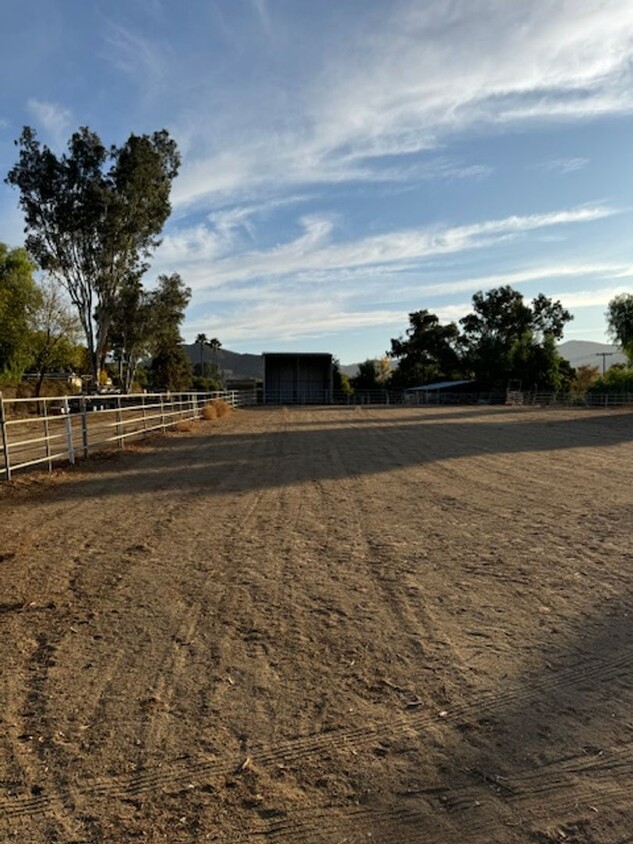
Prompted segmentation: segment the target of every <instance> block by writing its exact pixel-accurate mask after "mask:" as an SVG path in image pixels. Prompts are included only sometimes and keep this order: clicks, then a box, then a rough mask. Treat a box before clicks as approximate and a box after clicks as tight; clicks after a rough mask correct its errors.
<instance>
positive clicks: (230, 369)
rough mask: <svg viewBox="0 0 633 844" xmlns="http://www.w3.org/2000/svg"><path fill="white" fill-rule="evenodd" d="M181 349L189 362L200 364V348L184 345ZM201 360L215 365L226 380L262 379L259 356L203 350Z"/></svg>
mask: <svg viewBox="0 0 633 844" xmlns="http://www.w3.org/2000/svg"><path fill="white" fill-rule="evenodd" d="M183 349H184V351H185V354H186V355H187V357H188V358H189V360H190V361H191V362H192V363H193V364H196V363H200V346H198V345H196V344H195V343H184V344H183ZM203 360H204V361H206V362H208V363H214V362H215V363H217V365H218V367H219V368H220V369H221V370H222V372H224V375H225V377H228V378H263V377H264V361H263V358H262V356H261V355H248V354H240V353H239V352H231V351H230V350H229V349H219V350H218V351H217V352H215V353H213V352H212V351H211V349H209V348H204V349H203Z"/></svg>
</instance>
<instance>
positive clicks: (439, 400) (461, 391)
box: [404, 381, 477, 404]
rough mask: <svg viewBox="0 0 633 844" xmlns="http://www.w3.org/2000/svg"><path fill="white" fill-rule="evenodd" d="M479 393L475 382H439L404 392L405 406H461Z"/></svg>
mask: <svg viewBox="0 0 633 844" xmlns="http://www.w3.org/2000/svg"><path fill="white" fill-rule="evenodd" d="M476 392H477V385H476V383H475V381H437V382H436V383H435V384H423V385H422V386H421V387H409V388H408V389H406V390H405V391H404V403H405V404H459V403H461V402H468V401H473V400H474V398H475V394H476Z"/></svg>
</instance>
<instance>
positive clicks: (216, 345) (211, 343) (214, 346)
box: [205, 337, 222, 378]
mask: <svg viewBox="0 0 633 844" xmlns="http://www.w3.org/2000/svg"><path fill="white" fill-rule="evenodd" d="M205 342H206V345H207V346H208V347H209V348H210V349H211V352H212V353H213V369H214V373H213V374H214V375H215V377H216V378H217V377H218V352H219V350H220V349H221V348H222V343H220V341H219V340H218V338H217V337H212V338H211V339H210V340H207V339H206V337H205Z"/></svg>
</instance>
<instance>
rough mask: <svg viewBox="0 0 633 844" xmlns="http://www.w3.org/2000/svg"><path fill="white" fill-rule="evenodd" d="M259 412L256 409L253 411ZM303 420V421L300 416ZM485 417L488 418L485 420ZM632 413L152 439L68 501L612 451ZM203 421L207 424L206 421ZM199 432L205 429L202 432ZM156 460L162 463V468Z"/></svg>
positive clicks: (103, 466) (405, 421)
mask: <svg viewBox="0 0 633 844" xmlns="http://www.w3.org/2000/svg"><path fill="white" fill-rule="evenodd" d="M252 412H254V413H258V411H252ZM297 416H298V417H299V418H296V417H297ZM484 418H485V420H486V421H484V422H482V421H481V420H482V419H484ZM632 423H633V413H617V414H609V415H604V414H600V413H595V412H587V413H584V414H581V415H578V416H574V417H572V418H562V419H561V418H559V417H555V416H552V417H551V418H547V417H546V418H544V417H543V415H540V416H532V415H531V414H530V413H528V414H527V416H526V415H525V414H521V413H509V414H501V415H500V414H494V415H488V414H487V413H484V415H482V414H467V415H466V416H465V417H464V416H463V415H460V414H458V415H456V416H454V415H452V414H451V415H450V416H446V415H445V414H440V415H436V416H434V417H431V416H428V415H425V414H424V413H422V414H420V415H418V414H415V415H411V416H404V417H401V416H400V415H396V416H389V414H388V413H387V414H385V416H384V418H379V419H376V418H375V416H374V415H373V414H372V415H370V416H365V415H363V414H362V413H361V414H358V415H354V417H353V421H352V424H349V422H348V420H347V418H345V419H342V420H338V421H333V423H332V424H328V425H322V424H320V423H314V422H312V421H310V420H303V419H302V418H301V414H300V413H299V414H288V418H284V414H282V413H280V415H279V427H278V428H277V429H275V430H269V429H266V430H263V431H261V432H256V431H254V432H244V433H242V432H235V431H234V430H232V429H231V428H230V427H229V426H226V427H222V426H219V427H207V431H208V433H206V432H205V433H198V432H196V433H193V434H183V435H177V436H168V437H164V438H154V439H153V441H152V442H151V448H150V449H149V451H148V450H147V449H143V448H142V447H141V448H140V452H136V453H135V452H134V451H131V452H121V453H120V456H118V457H117V458H115V459H113V458H111V457H105V458H103V459H99V458H96V459H93V460H89V461H86V463H85V464H83V465H82V464H81V463H80V464H79V469H78V471H76V472H75V473H74V475H73V478H72V483H66V484H60V485H59V487H58V488H57V489H56V493H57V494H58V496H59V497H60V498H64V497H66V498H84V497H89V496H104V495H122V494H123V495H130V494H134V493H135V492H142V493H149V492H152V490H154V489H162V490H165V489H172V490H174V491H176V490H179V491H181V492H183V491H189V492H193V491H204V492H207V493H209V494H211V495H213V494H215V493H219V492H224V491H234V492H237V491H240V492H246V491H249V490H255V489H266V488H270V487H276V486H280V485H295V484H301V483H304V482H312V481H325V480H342V479H350V478H357V477H362V476H365V475H374V474H377V473H383V472H389V471H392V470H401V469H406V468H407V467H418V466H424V465H425V464H430V463H433V462H438V461H447V460H451V459H455V458H463V457H476V456H491V455H492V456H494V455H511V454H526V453H530V452H556V451H561V452H565V451H568V450H573V449H583V448H591V449H595V448H607V447H609V446H616V445H619V444H623V443H630V442H631V441H632V440H633V424H632ZM202 424H204V423H202ZM197 430H199V431H201V430H203V429H202V428H200V429H197ZM157 455H158V460H159V464H158V465H157V463H156V461H157Z"/></svg>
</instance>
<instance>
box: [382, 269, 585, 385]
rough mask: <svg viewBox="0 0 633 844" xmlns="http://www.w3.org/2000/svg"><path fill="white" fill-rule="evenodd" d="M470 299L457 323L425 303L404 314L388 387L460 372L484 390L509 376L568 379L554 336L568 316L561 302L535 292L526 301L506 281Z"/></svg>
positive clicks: (545, 381)
mask: <svg viewBox="0 0 633 844" xmlns="http://www.w3.org/2000/svg"><path fill="white" fill-rule="evenodd" d="M472 302H473V309H472V312H471V313H470V314H468V315H467V316H465V317H464V318H463V319H461V320H460V322H459V325H457V324H455V323H454V322H449V323H446V324H442V323H441V322H440V320H439V318H438V317H437V316H436V315H435V314H433V313H430V312H429V311H428V310H426V309H424V310H420V311H415V312H413V313H410V314H409V328H408V329H407V331H406V336H405V337H399V338H397V339H393V340H392V341H391V350H390V351H389V355H390V357H393V358H397V360H398V367H397V369H396V371H395V372H394V373H393V376H392V378H391V381H390V386H391V387H393V388H396V389H399V388H406V387H413V386H419V385H422V384H428V383H432V382H433V381H444V380H449V381H450V380H455V379H460V378H464V379H472V380H474V381H476V382H477V385H478V387H479V388H480V389H485V390H493V389H499V390H505V389H506V388H507V386H508V384H509V382H510V381H513V380H514V381H520V382H521V383H522V384H523V385H524V386H528V385H529V387H530V388H532V387H534V386H535V385H536V386H538V387H540V388H541V389H555V390H557V389H562V388H564V387H566V386H568V385H569V382H570V380H571V379H572V377H573V370H572V368H571V367H570V366H569V364H568V363H567V362H566V361H564V360H563V358H561V357H560V355H559V354H558V352H557V351H556V341H557V340H560V338H561V337H562V335H563V330H564V327H565V325H566V324H567V323H568V322H569V320H571V319H572V317H571V314H570V313H569V311H567V310H565V308H563V306H562V305H561V303H560V302H558V301H553V300H552V299H549V298H548V297H547V296H544V295H543V294H539V295H538V296H537V297H536V298H535V299H533V300H532V302H531V304H530V303H528V302H526V301H525V300H524V298H523V295H522V294H521V293H519V292H518V291H517V290H513V289H512V287H510V286H507V285H506V286H503V287H498V288H494V289H492V290H489V291H487V292H486V293H484V292H482V291H479V292H478V293H475V295H474V296H473V300H472Z"/></svg>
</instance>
